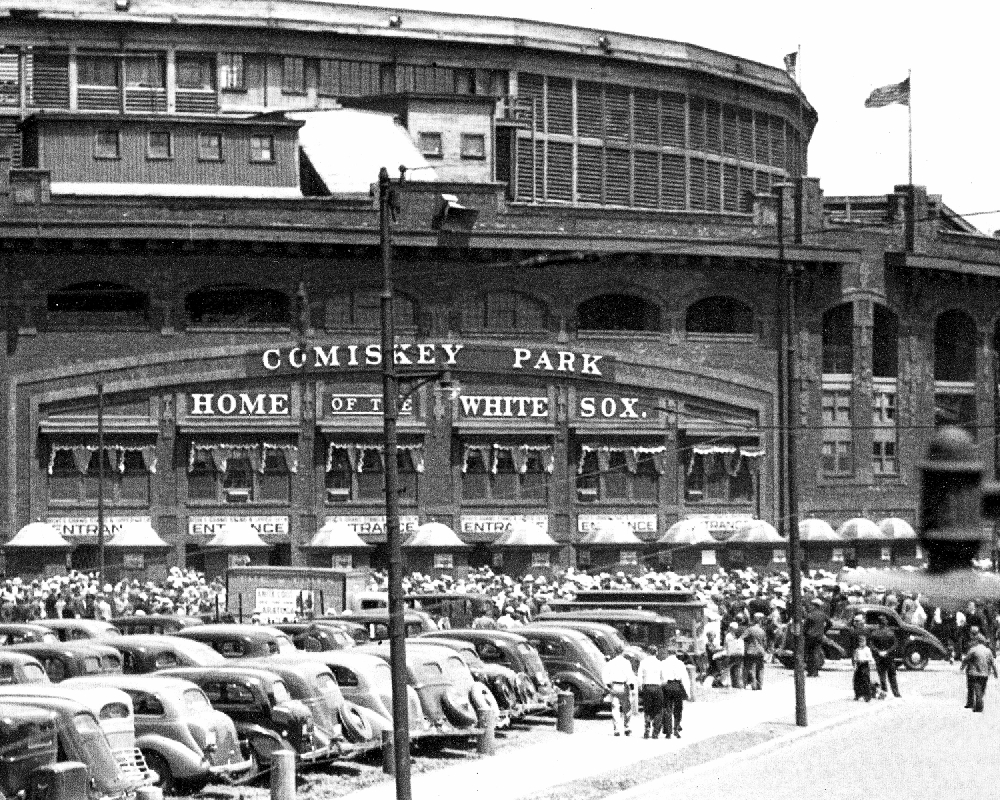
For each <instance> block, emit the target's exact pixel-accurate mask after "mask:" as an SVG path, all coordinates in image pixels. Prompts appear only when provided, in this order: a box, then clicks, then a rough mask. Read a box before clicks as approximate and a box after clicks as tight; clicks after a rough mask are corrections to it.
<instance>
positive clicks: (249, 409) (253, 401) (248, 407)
mask: <svg viewBox="0 0 1000 800" xmlns="http://www.w3.org/2000/svg"><path fill="white" fill-rule="evenodd" d="M239 413H240V414H254V415H256V416H261V415H263V414H264V395H262V394H259V395H257V396H256V397H251V396H250V395H248V394H241V395H240V411H239Z"/></svg>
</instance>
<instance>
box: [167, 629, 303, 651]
mask: <svg viewBox="0 0 1000 800" xmlns="http://www.w3.org/2000/svg"><path fill="white" fill-rule="evenodd" d="M173 635H174V636H177V637H180V638H183V639H193V640H194V641H196V642H204V643H205V644H207V645H209V646H210V647H211V648H212V649H214V650H216V651H217V652H219V653H221V654H222V655H224V656H225V657H226V658H256V657H258V656H273V655H277V654H278V653H294V652H295V645H294V644H292V640H291V638H289V636H288V634H286V633H282V632H281V631H279V630H278V629H277V628H272V627H270V626H268V625H236V624H232V625H230V624H219V625H194V626H192V627H189V628H185V629H184V630H181V631H177V632H176V633H175V634H173Z"/></svg>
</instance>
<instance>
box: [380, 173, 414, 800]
mask: <svg viewBox="0 0 1000 800" xmlns="http://www.w3.org/2000/svg"><path fill="white" fill-rule="evenodd" d="M378 209H379V226H380V228H379V230H380V235H379V245H380V250H381V254H382V298H381V304H380V307H381V317H382V419H383V434H384V435H383V450H384V455H385V530H386V538H387V540H388V545H389V668H390V671H391V675H392V740H393V751H394V754H395V759H394V762H393V763H394V764H395V770H396V800H410V722H409V707H408V705H407V694H406V687H407V680H406V636H405V631H404V628H403V556H402V547H401V545H402V542H401V541H400V532H399V489H398V486H399V465H398V464H397V463H396V449H397V447H396V446H397V436H396V420H397V417H398V415H399V376H398V375H397V373H396V364H395V359H394V351H395V340H396V335H395V330H394V328H393V323H394V320H393V316H392V294H393V290H392V229H391V227H390V225H391V217H392V212H393V203H392V185H391V182H390V181H389V171H388V170H387V169H386V168H385V167H382V169H381V170H379V173H378Z"/></svg>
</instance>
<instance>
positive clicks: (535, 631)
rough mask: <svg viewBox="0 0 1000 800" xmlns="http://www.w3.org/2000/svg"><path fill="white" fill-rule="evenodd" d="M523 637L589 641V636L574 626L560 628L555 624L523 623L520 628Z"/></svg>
mask: <svg viewBox="0 0 1000 800" xmlns="http://www.w3.org/2000/svg"><path fill="white" fill-rule="evenodd" d="M520 630H521V632H522V633H523V634H524V636H525V637H527V636H528V635H531V636H538V637H540V638H542V639H571V640H572V641H574V642H582V641H584V640H586V641H588V642H589V641H590V637H588V636H587V634H585V633H584V632H583V631H580V630H577V629H576V628H560V627H558V626H556V625H537V626H536V625H525V626H524V627H523V628H521V629H520Z"/></svg>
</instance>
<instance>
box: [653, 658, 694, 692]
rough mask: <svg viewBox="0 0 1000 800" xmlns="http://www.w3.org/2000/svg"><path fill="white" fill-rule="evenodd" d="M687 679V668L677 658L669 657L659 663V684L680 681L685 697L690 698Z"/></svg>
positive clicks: (689, 685) (689, 687)
mask: <svg viewBox="0 0 1000 800" xmlns="http://www.w3.org/2000/svg"><path fill="white" fill-rule="evenodd" d="M688 677H689V676H688V671H687V667H685V666H684V664H683V662H682V661H681V660H680V659H679V658H678V657H677V656H675V655H669V656H667V657H666V658H665V659H663V661H661V662H660V683H666V682H667V681H680V682H681V686H683V687H684V691H685V692H686V693H687V696H688V697H690V696H691V684H690V683H689V682H688Z"/></svg>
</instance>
